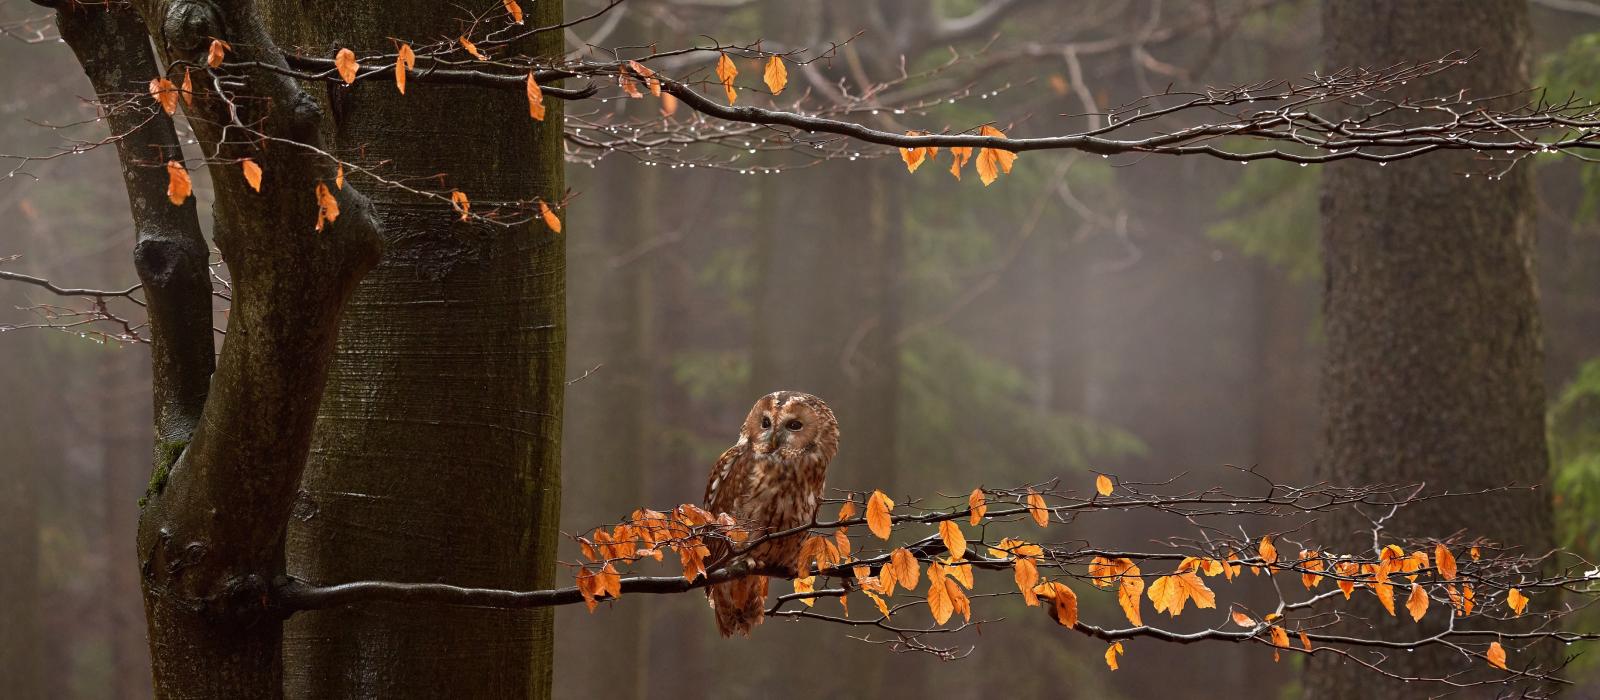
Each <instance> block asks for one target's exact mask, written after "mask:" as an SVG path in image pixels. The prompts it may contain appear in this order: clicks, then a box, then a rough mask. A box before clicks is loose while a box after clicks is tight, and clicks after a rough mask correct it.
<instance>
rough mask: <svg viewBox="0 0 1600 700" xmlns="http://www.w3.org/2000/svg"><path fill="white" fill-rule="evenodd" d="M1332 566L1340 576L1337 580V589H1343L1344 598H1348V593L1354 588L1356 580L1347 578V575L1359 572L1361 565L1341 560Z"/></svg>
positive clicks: (1351, 575)
mask: <svg viewBox="0 0 1600 700" xmlns="http://www.w3.org/2000/svg"><path fill="white" fill-rule="evenodd" d="M1333 568H1334V571H1336V572H1337V573H1338V574H1339V576H1340V577H1341V578H1340V579H1339V581H1338V584H1339V590H1341V591H1344V599H1345V600H1350V594H1351V593H1354V592H1355V590H1356V582H1355V581H1351V580H1349V577H1353V576H1355V575H1357V574H1359V573H1361V565H1360V564H1357V563H1355V562H1353V561H1342V562H1339V563H1338V564H1335V565H1334V567H1333Z"/></svg>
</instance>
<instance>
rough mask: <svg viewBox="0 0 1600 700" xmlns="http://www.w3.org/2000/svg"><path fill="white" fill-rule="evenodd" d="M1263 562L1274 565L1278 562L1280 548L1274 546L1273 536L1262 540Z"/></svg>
mask: <svg viewBox="0 0 1600 700" xmlns="http://www.w3.org/2000/svg"><path fill="white" fill-rule="evenodd" d="M1261 561H1264V562H1266V563H1268V564H1273V563H1276V562H1277V561H1278V548H1277V547H1274V546H1272V536H1271V535H1267V536H1266V537H1262V538H1261Z"/></svg>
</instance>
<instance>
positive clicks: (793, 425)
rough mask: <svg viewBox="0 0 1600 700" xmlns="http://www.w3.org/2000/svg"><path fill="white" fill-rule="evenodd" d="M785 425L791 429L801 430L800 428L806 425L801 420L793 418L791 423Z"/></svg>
mask: <svg viewBox="0 0 1600 700" xmlns="http://www.w3.org/2000/svg"><path fill="white" fill-rule="evenodd" d="M784 427H785V428H788V429H790V430H799V429H800V428H802V427H804V426H803V425H801V423H800V421H797V420H792V421H789V424H788V425H786V426H784Z"/></svg>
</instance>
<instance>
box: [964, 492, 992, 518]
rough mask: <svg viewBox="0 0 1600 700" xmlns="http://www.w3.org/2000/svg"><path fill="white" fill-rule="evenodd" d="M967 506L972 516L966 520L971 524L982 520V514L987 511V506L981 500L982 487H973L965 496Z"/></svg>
mask: <svg viewBox="0 0 1600 700" xmlns="http://www.w3.org/2000/svg"><path fill="white" fill-rule="evenodd" d="M967 508H968V509H969V510H971V511H972V517H971V518H970V519H969V520H967V522H968V523H969V524H971V525H977V524H978V523H980V522H983V516H984V515H985V514H986V513H988V512H989V506H988V505H987V504H985V503H984V502H983V489H973V490H972V493H971V495H968V496H967Z"/></svg>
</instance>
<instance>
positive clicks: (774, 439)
mask: <svg viewBox="0 0 1600 700" xmlns="http://www.w3.org/2000/svg"><path fill="white" fill-rule="evenodd" d="M776 449H778V429H777V428H773V429H772V430H771V431H768V432H767V451H768V452H772V451H773V450H776Z"/></svg>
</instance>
